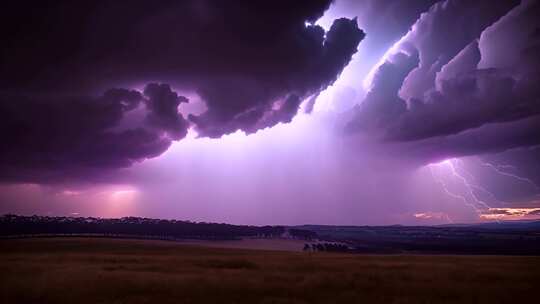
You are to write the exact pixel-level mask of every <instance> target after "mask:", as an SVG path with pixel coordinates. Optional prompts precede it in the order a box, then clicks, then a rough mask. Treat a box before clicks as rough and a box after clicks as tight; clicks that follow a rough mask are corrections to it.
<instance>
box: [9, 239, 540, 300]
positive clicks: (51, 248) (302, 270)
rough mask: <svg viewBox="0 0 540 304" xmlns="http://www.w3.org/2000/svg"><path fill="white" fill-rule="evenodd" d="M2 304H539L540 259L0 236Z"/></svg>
mask: <svg viewBox="0 0 540 304" xmlns="http://www.w3.org/2000/svg"><path fill="white" fill-rule="evenodd" d="M0 249H1V250H0V303H6V304H7V303H40V304H46V303H310V304H313V303H490V304H494V303H520V302H524V301H533V302H536V300H537V299H538V292H537V288H538V286H539V284H540V257H510V256H411V255H394V256H392V255H388V256H383V255H352V254H329V253H303V252H284V251H263V250H246V249H231V248H226V249H225V248H210V247H201V246H192V245H191V246H190V245H182V244H178V243H174V242H163V241H135V240H114V239H83V238H71V239H68V238H66V239H61V238H56V239H24V240H1V241H0Z"/></svg>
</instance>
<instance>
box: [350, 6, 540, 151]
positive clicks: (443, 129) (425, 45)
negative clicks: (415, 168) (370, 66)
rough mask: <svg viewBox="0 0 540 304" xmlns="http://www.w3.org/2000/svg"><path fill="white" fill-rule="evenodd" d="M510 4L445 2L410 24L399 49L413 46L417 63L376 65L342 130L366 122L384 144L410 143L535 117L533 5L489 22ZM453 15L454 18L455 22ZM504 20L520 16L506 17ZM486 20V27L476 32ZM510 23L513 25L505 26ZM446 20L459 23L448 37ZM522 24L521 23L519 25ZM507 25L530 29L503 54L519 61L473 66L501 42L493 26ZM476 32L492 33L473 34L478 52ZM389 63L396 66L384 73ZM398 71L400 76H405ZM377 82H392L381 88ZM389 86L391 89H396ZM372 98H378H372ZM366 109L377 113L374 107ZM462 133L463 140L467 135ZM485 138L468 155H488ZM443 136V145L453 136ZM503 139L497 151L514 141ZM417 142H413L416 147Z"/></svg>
mask: <svg viewBox="0 0 540 304" xmlns="http://www.w3.org/2000/svg"><path fill="white" fill-rule="evenodd" d="M513 5H514V3H512V2H495V4H494V5H493V6H492V2H491V1H475V2H467V1H445V2H442V3H438V4H436V5H435V6H434V7H432V8H431V9H430V12H429V13H428V14H426V15H423V17H422V18H421V19H420V20H419V21H418V22H417V23H416V24H415V26H414V27H413V30H412V31H411V32H410V33H409V36H408V38H407V39H405V41H404V42H403V43H402V45H401V47H400V48H401V49H405V50H410V48H411V46H414V48H416V49H417V50H418V54H419V58H420V60H419V64H418V67H416V68H414V69H413V70H412V71H411V68H410V66H409V65H406V64H405V65H403V64H402V65H401V66H400V65H399V63H398V64H396V63H393V62H387V63H386V64H384V65H382V66H381V67H380V68H379V71H378V72H377V73H376V77H375V79H374V81H373V87H372V88H371V90H370V92H369V93H368V95H367V96H366V100H365V101H364V103H366V106H363V105H362V106H361V107H359V108H358V109H357V112H358V113H357V114H356V117H355V118H354V119H353V121H352V122H351V123H350V127H351V128H352V129H355V128H356V129H365V128H358V127H357V126H359V125H360V126H361V125H363V124H365V123H366V121H368V120H371V121H378V122H379V124H378V125H376V126H375V130H374V131H373V130H372V131H370V132H371V133H372V134H376V135H377V136H379V137H380V138H382V139H384V140H386V141H418V140H423V139H428V138H433V137H438V136H448V135H453V134H458V133H460V132H463V131H466V130H473V129H475V128H478V127H481V126H483V125H485V124H489V123H506V122H514V121H518V120H520V119H524V118H528V117H534V116H535V115H537V114H539V113H540V107H539V106H538V105H539V104H538V102H537V100H538V96H539V95H540V94H539V93H540V92H538V86H535V85H533V83H537V81H538V80H540V74H538V71H539V70H540V69H539V67H540V66H538V65H537V63H538V60H535V59H534V58H532V57H533V56H532V55H531V54H532V50H537V48H538V45H539V44H538V40H537V39H538V38H536V37H535V36H534V35H533V33H534V32H535V29H536V28H538V21H537V19H538V18H534V17H535V16H539V15H540V14H539V10H538V7H539V5H538V3H537V2H531V3H524V4H522V5H521V6H520V7H517V8H515V9H514V10H513V11H512V12H511V13H509V14H508V15H507V16H505V17H504V18H502V19H501V20H500V21H498V22H496V21H497V19H499V18H500V17H501V16H503V15H505V14H506V13H507V12H508V11H509V10H510V9H511V8H512V6H513ZM487 7H489V9H487ZM472 16H474V17H472ZM455 18H459V20H462V22H457V23H456V21H455ZM512 19H518V20H520V21H519V22H515V21H514V22H512V21H511V20H512ZM494 22H496V23H495V24H494V25H493V26H491V27H490V28H489V29H488V30H486V31H484V29H485V28H486V27H487V26H489V25H491V24H492V23H494ZM515 23H519V24H520V26H513V24H515ZM451 24H455V25H454V27H456V26H458V27H460V30H457V29H456V30H455V31H451V33H450V34H451V35H453V34H452V33H459V34H455V35H456V37H448V36H447V35H445V34H444V33H446V32H447V29H448V28H449V27H451ZM523 24H527V25H529V26H528V27H523ZM509 27H510V28H511V31H528V32H529V33H530V34H528V35H526V36H527V37H528V39H523V40H522V41H521V43H518V46H517V48H516V50H515V52H513V53H506V56H507V57H508V56H510V57H513V58H514V60H515V61H518V62H519V64H516V65H515V66H514V67H513V68H512V69H510V68H500V67H495V66H493V67H485V68H477V65H478V64H479V62H480V60H481V56H482V54H483V50H484V49H491V48H497V47H498V45H501V44H507V43H509V41H507V40H504V39H503V37H499V36H498V35H497V31H498V30H497V29H498V28H503V29H505V28H506V29H505V30H504V31H506V30H507V29H508V28H509ZM482 32H484V34H482V37H484V35H487V34H485V33H486V32H487V33H489V32H494V34H493V35H492V36H493V37H491V39H489V41H483V40H485V39H481V41H480V49H479V46H478V43H477V42H476V39H478V38H480V34H481V33H482ZM513 43H515V42H513ZM408 52H409V53H410V51H408ZM536 53H537V52H536ZM399 56H402V55H399ZM389 67H393V68H394V69H395V70H396V71H395V72H386V73H385V70H388V69H389ZM409 71H410V73H409ZM403 73H406V74H407V75H406V76H405V78H403ZM402 79H404V80H403V81H401V80H402ZM381 83H391V84H393V85H392V86H391V88H388V87H387V85H384V86H383V85H380V84H381ZM396 88H397V89H396ZM397 90H399V94H396V91H397ZM373 96H378V97H379V98H377V99H376V100H375V101H374V98H373ZM405 102H406V103H407V107H406V109H405V107H404V104H405ZM373 103H375V104H376V105H372V104H373ZM374 108H377V109H378V110H377V111H374V110H373V109H374ZM396 109H398V110H396ZM366 117H368V118H366ZM355 126H356V127H355ZM507 126H508V125H507ZM520 126H521V127H522V126H523V124H521V125H520ZM490 128H492V129H493V128H497V127H490ZM364 131H365V130H364ZM475 133H478V132H477V131H475ZM463 136H464V137H466V136H467V133H466V134H464V135H463ZM488 138H490V137H489V136H484V137H483V140H481V141H477V142H476V144H477V149H474V150H475V151H474V153H482V152H488V151H490V149H491V148H493V147H490V145H491V146H493V145H495V146H496V145H497V143H492V142H491V141H490V140H488ZM441 140H442V139H441ZM446 140H448V141H449V142H451V141H453V140H454V139H446ZM503 141H504V140H503V137H501V140H500V142H499V144H500V148H501V149H504V148H502V147H509V146H513V145H514V144H517V143H518V142H519V141H520V140H518V139H515V140H514V141H513V143H510V142H508V143H505V142H503ZM521 141H522V142H523V141H527V140H521ZM430 142H431V143H433V142H435V140H432V141H430ZM530 142H536V141H534V140H531V141H530ZM421 145H422V143H418V149H420V150H421ZM482 146H483V147H482ZM443 148H444V147H441V151H440V153H441V155H447V154H450V153H449V152H450V151H454V152H457V150H459V149H461V151H460V152H457V153H456V154H455V155H454V156H459V155H467V154H468V153H471V152H472V151H468V149H469V148H471V149H472V148H473V147H470V145H469V144H464V145H458V146H456V147H452V148H451V150H446V151H445V150H443ZM450 155H451V154H450Z"/></svg>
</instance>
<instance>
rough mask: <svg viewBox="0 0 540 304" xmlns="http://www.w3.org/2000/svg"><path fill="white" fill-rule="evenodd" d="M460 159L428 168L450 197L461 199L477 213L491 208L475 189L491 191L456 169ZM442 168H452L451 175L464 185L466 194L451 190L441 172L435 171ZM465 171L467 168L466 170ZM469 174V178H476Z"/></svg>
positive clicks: (449, 160)
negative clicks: (471, 180)
mask: <svg viewBox="0 0 540 304" xmlns="http://www.w3.org/2000/svg"><path fill="white" fill-rule="evenodd" d="M458 163H459V160H458V159H448V160H445V161H443V162H440V163H437V164H430V165H428V168H429V170H430V172H431V176H432V177H433V179H434V180H435V181H436V182H437V183H438V184H439V185H441V188H442V190H443V191H444V192H445V193H446V194H447V195H448V196H450V197H452V198H454V199H458V200H461V201H462V202H463V203H464V204H465V205H467V206H469V207H471V208H472V209H473V210H474V211H475V212H476V214H478V215H480V214H481V213H482V211H485V210H489V208H490V206H489V205H488V204H487V203H486V202H484V201H483V200H481V199H479V198H478V197H477V196H476V195H475V193H474V190H475V189H480V190H482V191H485V192H487V193H489V191H487V190H486V189H483V188H481V187H479V186H478V185H475V184H472V183H471V182H469V180H468V179H467V178H466V177H465V176H464V175H462V174H460V172H459V171H458V170H457V169H456V167H457V166H458ZM436 168H438V169H441V168H448V169H449V170H450V177H451V178H454V179H456V180H457V181H459V182H460V184H461V185H463V187H465V189H466V195H463V194H459V193H456V192H454V191H452V190H450V187H449V186H448V183H447V182H445V180H444V179H443V178H442V176H441V175H440V174H436V173H435V169H436ZM464 171H465V170H464ZM467 175H468V176H469V178H471V179H474V178H473V176H472V174H470V173H469V172H467ZM493 197H494V196H493Z"/></svg>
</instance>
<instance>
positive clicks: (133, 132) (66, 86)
mask: <svg viewBox="0 0 540 304" xmlns="http://www.w3.org/2000/svg"><path fill="white" fill-rule="evenodd" d="M329 5H330V1H329V0H315V1H313V0H310V1H256V2H254V1H234V2H229V1H227V2H224V1H168V0H165V1H143V0H141V1H129V2H123V1H92V2H89V3H84V4H76V3H72V2H71V1H57V2H55V4H54V5H49V4H43V3H40V2H37V3H31V2H28V1H20V2H11V3H9V4H7V5H6V6H5V7H4V9H3V10H2V15H1V16H0V20H1V21H0V22H1V24H0V31H1V32H0V34H1V35H2V37H3V41H2V44H3V47H2V51H1V53H0V63H1V64H0V77H1V79H0V98H1V115H2V117H5V119H3V121H2V122H1V127H2V129H1V130H2V136H3V142H4V143H3V145H2V149H1V151H0V154H1V155H2V164H1V166H2V176H4V178H5V179H10V178H19V177H20V179H23V180H24V179H26V178H27V177H25V176H30V175H32V174H26V173H22V172H26V171H25V170H29V171H31V172H33V171H40V172H41V173H43V174H45V173H47V174H48V172H49V171H64V174H65V175H69V174H68V173H66V171H70V172H71V171H72V170H73V171H76V172H78V170H79V168H87V169H89V170H90V169H92V168H96V167H100V168H101V167H124V166H129V165H130V164H132V163H133V162H136V161H140V160H142V159H145V158H149V157H154V156H157V155H159V154H161V153H162V152H164V151H165V150H166V149H167V147H168V146H169V145H170V143H171V141H172V140H179V139H181V138H183V137H184V136H185V135H186V132H187V129H188V128H189V126H190V124H192V125H193V127H194V128H195V129H196V131H197V132H198V134H199V136H206V137H220V136H222V135H224V134H228V133H232V132H235V131H236V130H243V131H245V132H248V133H252V132H256V131H257V130H259V129H261V128H266V127H271V126H273V125H275V124H277V123H287V122H290V121H291V120H292V118H293V117H294V116H295V114H296V113H297V111H298V109H299V105H300V103H301V102H302V101H303V100H304V99H306V98H308V97H310V96H313V95H317V94H318V93H319V92H320V91H321V90H323V89H324V88H326V87H327V86H328V85H330V84H331V83H333V82H334V81H335V80H336V78H337V77H338V76H339V74H340V72H341V70H342V69H343V68H344V67H345V66H346V65H347V64H348V62H349V61H350V59H351V56H352V55H353V54H354V53H355V52H356V48H357V46H358V44H359V42H360V41H361V40H362V39H363V37H364V33H363V32H362V31H361V30H360V29H358V26H357V23H356V20H349V19H339V20H336V21H335V22H334V23H333V25H332V27H331V29H330V30H329V31H328V32H326V33H325V31H324V30H323V29H322V28H321V27H319V26H311V25H309V26H306V22H310V23H313V22H314V21H315V20H317V19H318V18H319V17H320V16H322V14H323V13H324V11H325V10H326V9H327V8H328V6H329ZM148 83H150V84H149V85H146V84H148ZM157 83H162V84H157ZM165 83H167V84H168V85H167V84H165ZM141 84H143V86H145V85H146V86H145V89H144V92H143V93H141V92H138V91H135V90H131V88H138V87H141ZM112 87H122V88H130V89H129V90H128V89H110V88H112ZM171 87H174V88H175V90H173V89H171ZM175 91H178V92H180V93H177V92H175ZM102 92H105V93H104V94H102ZM182 92H186V94H187V93H190V94H197V95H198V96H199V97H201V99H202V100H203V101H204V102H205V103H206V109H207V110H206V112H204V113H202V114H200V115H193V114H192V115H189V117H188V119H185V118H184V117H183V116H182V115H181V114H180V113H179V112H178V107H179V105H180V104H182V103H185V102H187V99H186V98H185V97H183V96H180V95H182V94H183V93H182ZM98 95H101V96H99V97H93V96H98ZM142 111H144V119H143V121H137V122H134V121H130V120H131V116H133V115H132V113H138V112H142ZM128 112H129V114H128ZM135 116H136V115H135ZM126 121H127V123H126ZM126 125H127V126H128V127H126ZM37 175H38V174H34V175H33V176H37ZM59 175H60V174H59Z"/></svg>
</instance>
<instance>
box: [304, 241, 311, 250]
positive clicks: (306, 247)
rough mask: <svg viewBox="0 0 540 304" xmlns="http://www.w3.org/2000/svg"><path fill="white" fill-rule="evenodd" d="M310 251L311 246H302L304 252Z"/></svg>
mask: <svg viewBox="0 0 540 304" xmlns="http://www.w3.org/2000/svg"><path fill="white" fill-rule="evenodd" d="M310 250H311V246H309V244H307V243H306V244H304V251H310Z"/></svg>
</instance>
